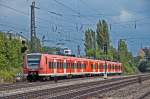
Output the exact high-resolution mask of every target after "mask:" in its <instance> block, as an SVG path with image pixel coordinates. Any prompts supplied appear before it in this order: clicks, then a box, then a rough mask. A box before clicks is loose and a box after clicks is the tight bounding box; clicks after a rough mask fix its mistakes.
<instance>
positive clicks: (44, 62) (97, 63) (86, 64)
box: [23, 53, 122, 80]
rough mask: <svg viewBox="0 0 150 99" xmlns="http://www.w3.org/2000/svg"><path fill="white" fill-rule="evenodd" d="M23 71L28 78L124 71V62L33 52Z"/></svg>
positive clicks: (28, 57) (27, 59)
mask: <svg viewBox="0 0 150 99" xmlns="http://www.w3.org/2000/svg"><path fill="white" fill-rule="evenodd" d="M23 71H24V75H25V76H26V77H27V79H28V80H32V79H49V78H52V77H56V76H69V77H71V76H74V75H91V74H92V75H94V74H104V73H107V74H115V73H116V74H117V73H122V64H121V63H119V62H111V61H104V60H93V59H86V58H77V57H70V56H60V55H50V54H41V53H31V54H27V55H26V57H25V58H24V68H23Z"/></svg>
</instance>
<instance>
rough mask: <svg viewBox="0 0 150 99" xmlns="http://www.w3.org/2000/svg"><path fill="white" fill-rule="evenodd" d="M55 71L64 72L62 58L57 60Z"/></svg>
mask: <svg viewBox="0 0 150 99" xmlns="http://www.w3.org/2000/svg"><path fill="white" fill-rule="evenodd" d="M57 73H58V74H62V73H64V69H63V60H57Z"/></svg>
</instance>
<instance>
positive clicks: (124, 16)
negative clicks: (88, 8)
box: [113, 9, 135, 22]
mask: <svg viewBox="0 0 150 99" xmlns="http://www.w3.org/2000/svg"><path fill="white" fill-rule="evenodd" d="M133 18H135V16H134V15H133V14H132V13H131V12H130V11H127V10H124V9H123V10H121V11H120V14H119V16H114V17H113V19H114V20H115V21H122V22H124V21H129V20H132V19H133Z"/></svg>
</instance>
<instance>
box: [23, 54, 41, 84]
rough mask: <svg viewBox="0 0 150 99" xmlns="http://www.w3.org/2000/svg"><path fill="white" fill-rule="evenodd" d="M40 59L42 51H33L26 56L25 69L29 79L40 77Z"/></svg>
mask: <svg viewBox="0 0 150 99" xmlns="http://www.w3.org/2000/svg"><path fill="white" fill-rule="evenodd" d="M40 61H41V54H40V53H31V54H27V55H26V56H25V59H24V68H23V71H24V76H25V77H26V78H27V80H28V81H34V80H37V79H39V70H40Z"/></svg>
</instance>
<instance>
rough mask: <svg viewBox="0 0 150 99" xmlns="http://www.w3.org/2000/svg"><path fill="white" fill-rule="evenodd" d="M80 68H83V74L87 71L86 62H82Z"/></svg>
mask: <svg viewBox="0 0 150 99" xmlns="http://www.w3.org/2000/svg"><path fill="white" fill-rule="evenodd" d="M82 68H83V72H86V71H87V62H86V61H84V62H83V66H82Z"/></svg>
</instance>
